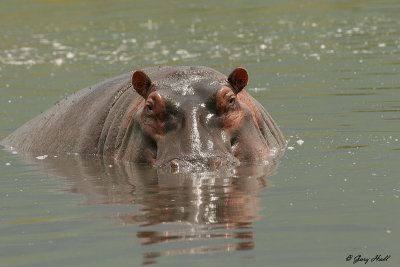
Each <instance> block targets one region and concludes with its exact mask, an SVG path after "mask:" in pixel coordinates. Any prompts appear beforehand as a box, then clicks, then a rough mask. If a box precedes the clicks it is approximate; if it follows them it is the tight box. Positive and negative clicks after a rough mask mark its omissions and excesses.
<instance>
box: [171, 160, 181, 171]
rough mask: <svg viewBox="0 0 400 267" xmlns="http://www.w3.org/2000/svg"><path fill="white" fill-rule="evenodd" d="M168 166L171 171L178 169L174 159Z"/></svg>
mask: <svg viewBox="0 0 400 267" xmlns="http://www.w3.org/2000/svg"><path fill="white" fill-rule="evenodd" d="M170 166H171V168H172V169H178V168H179V163H178V161H177V160H176V159H173V160H171V162H170Z"/></svg>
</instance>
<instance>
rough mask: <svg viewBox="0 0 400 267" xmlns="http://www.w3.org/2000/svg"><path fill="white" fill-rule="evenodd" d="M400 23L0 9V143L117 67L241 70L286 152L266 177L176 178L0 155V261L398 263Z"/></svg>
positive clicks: (319, 4) (319, 12)
mask: <svg viewBox="0 0 400 267" xmlns="http://www.w3.org/2000/svg"><path fill="white" fill-rule="evenodd" d="M399 13H400V4H399V3H398V1H394V0H385V1H362V2H360V1H317V0H314V1H313V0H310V1H252V2H251V4H249V3H245V2H241V1H233V2H232V1H229V2H228V1H219V2H218V3H215V2H214V1H201V2H198V3H189V2H187V1H173V2H168V3H167V1H141V2H140V3H135V2H133V1H95V2H92V1H86V2H85V1H56V2H54V1H47V0H41V1H34V2H33V1H8V0H3V1H1V3H0V25H1V26H2V27H0V36H1V41H0V88H1V98H0V119H1V122H0V137H4V136H6V135H7V134H9V133H10V132H11V131H12V130H13V129H16V128H17V127H18V126H20V125H21V124H22V123H23V122H25V121H27V120H29V119H31V118H32V117H34V116H35V115H36V114H39V113H40V112H41V111H43V110H45V109H46V108H48V107H50V106H51V105H52V104H54V103H55V102H56V101H58V100H59V99H61V98H63V97H65V96H66V95H69V94H71V93H73V92H75V91H77V90H79V89H81V88H83V87H85V86H88V85H91V84H93V83H96V82H99V81H102V80H105V79H106V78H110V77H113V76H116V75H119V74H122V73H125V72H128V71H130V70H134V69H140V68H144V67H149V66H154V65H205V66H209V67H212V68H215V69H217V70H220V71H221V72H224V73H226V74H229V73H230V71H231V70H232V69H233V68H234V67H236V66H242V67H245V68H247V69H248V71H249V73H250V83H249V86H248V88H247V90H248V91H249V92H250V93H251V94H252V95H253V96H255V97H256V98H257V99H258V101H260V102H261V103H262V104H263V105H264V106H265V107H266V108H267V110H268V111H269V112H270V113H271V115H272V116H273V117H274V119H275V120H276V122H277V123H278V124H279V125H280V127H281V130H282V131H283V133H284V134H285V136H286V137H287V139H288V141H289V144H288V146H289V149H288V150H287V151H286V153H285V155H284V156H283V157H282V158H281V160H280V162H279V163H277V164H271V165H270V168H269V169H265V168H261V167H259V168H250V169H249V168H245V167H243V168H239V169H237V170H236V171H232V172H223V171H221V172H219V173H197V174H192V175H188V174H186V175H184V174H182V175H177V176H171V175H167V174H163V173H158V172H157V171H155V170H152V169H149V168H144V167H141V168H138V167H134V166H130V165H118V164H111V165H112V166H111V167H110V166H109V165H110V164H109V163H102V162H100V161H99V160H98V159H97V160H96V159H87V158H83V159H82V158H80V157H79V156H77V155H71V156H69V157H66V158H62V157H61V158H54V157H53V156H52V155H49V157H47V158H46V159H43V160H40V159H36V156H41V155H31V156H27V155H19V154H11V153H9V152H7V151H4V150H1V151H0V168H1V178H0V214H1V216H0V236H1V239H0V265H4V266H27V265H29V266H32V265H34V266H55V265H57V266H60V265H61V266H63V265H82V266H87V265H102V266H109V265H122V266H126V265H130V266H131V265H134V266H138V265H141V264H152V263H158V264H160V265H163V266H177V265H179V266H187V265H191V266H225V265H231V266H243V265H247V266H265V265H268V266H347V265H353V259H354V258H353V259H352V260H351V261H349V262H346V257H348V256H349V255H353V257H355V256H357V255H359V254H361V255H362V257H364V258H365V257H367V258H373V257H374V256H375V255H377V254H380V255H382V257H385V256H386V255H391V258H389V259H388V261H387V262H385V263H376V262H375V264H382V265H385V266H399V264H400V258H399V252H400V245H399V242H398V240H399V238H400V234H399V232H400V227H399V219H400V215H399V214H400V212H399V201H400V200H399V196H400V182H399V173H400V167H399V164H398V161H399V151H400V127H399V120H400V94H399V89H400V85H399V72H400V19H399V16H398V14H399ZM299 140H303V142H304V143H302V142H298V141H299ZM299 143H302V144H301V145H300V144H299ZM369 263H371V262H369ZM358 264H363V263H361V262H359V263H358Z"/></svg>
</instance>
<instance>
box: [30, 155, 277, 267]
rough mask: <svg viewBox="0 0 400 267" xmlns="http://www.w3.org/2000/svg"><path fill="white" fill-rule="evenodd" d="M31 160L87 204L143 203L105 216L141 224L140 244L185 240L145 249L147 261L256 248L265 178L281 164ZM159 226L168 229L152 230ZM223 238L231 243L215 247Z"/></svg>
mask: <svg viewBox="0 0 400 267" xmlns="http://www.w3.org/2000/svg"><path fill="white" fill-rule="evenodd" d="M29 161H34V162H36V163H40V165H39V166H40V168H42V171H43V172H45V173H47V174H50V175H56V176H59V177H61V179H64V180H65V183H66V184H68V186H69V188H68V189H66V191H68V192H73V193H79V194H83V195H85V196H86V199H87V203H86V204H87V205H96V206H98V205H99V204H103V205H108V204H119V205H124V206H125V207H126V206H131V205H132V207H140V210H137V209H136V208H135V209H133V210H134V211H133V212H125V213H120V212H114V213H112V214H104V215H103V217H106V218H112V219H113V220H116V221H117V222H119V223H122V224H138V225H140V227H143V228H141V229H143V230H140V231H138V232H137V233H136V236H137V238H139V240H140V242H141V243H142V245H144V246H148V245H152V244H156V243H163V242H168V241H176V242H185V243H187V244H186V246H185V247H186V248H185V249H180V250H173V249H172V250H171V249H169V250H168V249H167V250H166V251H162V252H153V251H150V252H148V253H145V254H144V258H145V262H144V263H150V262H152V261H154V258H155V257H158V256H161V255H175V254H193V253H206V252H211V251H221V250H222V251H225V250H226V251H230V250H249V249H253V247H254V246H255V244H254V240H253V231H252V223H253V221H255V220H257V219H259V218H260V214H259V210H260V207H259V206H258V201H259V198H258V197H257V195H258V193H259V192H260V191H261V190H262V189H263V188H265V186H266V183H265V180H264V177H265V176H266V175H269V174H271V173H272V172H274V171H275V168H276V166H277V162H276V161H272V162H271V163H270V164H269V165H263V164H261V165H256V166H255V165H251V166H240V167H235V168H223V167H222V168H221V169H219V170H218V171H212V172H210V171H209V172H197V173H196V172H194V173H178V174H173V173H170V172H164V171H163V170H162V169H154V168H151V167H145V166H138V165H135V164H129V163H121V162H119V163H118V162H106V163H105V162H102V160H101V159H99V158H97V157H94V158H81V157H80V156H74V155H71V156H69V157H67V156H58V157H57V158H55V157H53V156H51V155H49V157H48V158H46V159H45V160H37V159H35V157H31V159H29ZM116 207H117V206H116ZM107 210H109V209H107ZM123 210H126V208H123ZM157 225H163V228H164V229H166V228H167V229H168V228H169V229H168V230H163V231H160V230H154V226H157ZM176 226H179V227H178V228H177V227H176ZM221 239H224V240H225V239H226V241H224V243H226V242H228V244H225V245H214V243H219V242H216V240H221ZM192 240H203V242H207V245H205V246H201V247H192V246H193V243H190V242H191V241H192ZM151 249H152V247H149V250H151Z"/></svg>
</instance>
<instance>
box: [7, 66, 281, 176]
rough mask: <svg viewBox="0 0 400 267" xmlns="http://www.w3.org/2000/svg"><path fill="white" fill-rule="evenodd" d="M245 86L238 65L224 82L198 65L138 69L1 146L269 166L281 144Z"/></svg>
mask: <svg viewBox="0 0 400 267" xmlns="http://www.w3.org/2000/svg"><path fill="white" fill-rule="evenodd" d="M247 83H248V72H247V71H246V69H244V68H239V67H238V68H236V69H234V70H233V71H232V73H231V74H230V75H229V76H228V77H227V76H225V75H223V74H222V73H220V72H218V71H216V70H214V69H211V68H208V67H203V66H177V67H171V66H161V67H150V68H144V69H141V70H136V71H133V72H130V73H127V74H124V75H121V76H118V77H114V78H111V79H108V80H106V81H104V82H101V83H98V84H96V85H94V86H90V87H87V88H85V89H83V90H80V91H78V92H76V93H74V94H73V95H71V96H69V97H67V98H66V99H64V100H62V101H60V102H59V103H57V104H55V105H54V106H53V107H51V108H50V109H48V110H47V111H45V112H43V113H41V114H40V115H39V116H37V117H35V118H33V119H32V120H30V121H28V122H27V123H25V124H24V125H22V126H21V127H20V128H18V129H17V130H15V131H14V132H13V133H11V134H10V135H9V136H7V137H6V138H4V139H3V140H2V141H1V144H2V145H3V146H5V147H6V148H8V149H14V150H17V151H21V152H22V151H28V152H37V153H47V154H48V153H53V154H64V153H79V154H91V155H98V156H101V157H103V158H112V159H115V160H119V161H126V162H132V163H138V164H148V165H153V166H155V167H168V168H171V169H175V170H176V169H179V168H183V167H189V168H192V167H194V168H198V167H207V168H215V167H216V168H218V167H220V166H222V165H238V164H240V163H241V162H260V161H262V162H264V161H268V160H269V158H270V157H271V155H272V154H274V152H276V151H283V149H284V148H285V146H286V141H285V138H284V137H283V135H282V133H281V131H280V129H279V128H278V126H277V125H276V123H275V122H274V120H273V119H272V118H271V116H270V115H269V114H268V112H267V111H266V110H265V109H264V107H263V106H262V105H261V104H260V103H259V102H257V101H256V100H255V99H254V98H253V97H251V96H250V95H249V94H248V93H247V92H246V91H245V90H243V89H244V87H245V86H246V85H247Z"/></svg>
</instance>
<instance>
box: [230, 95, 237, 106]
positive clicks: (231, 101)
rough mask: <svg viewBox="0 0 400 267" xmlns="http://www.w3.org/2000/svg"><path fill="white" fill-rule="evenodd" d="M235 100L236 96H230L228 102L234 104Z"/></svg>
mask: <svg viewBox="0 0 400 267" xmlns="http://www.w3.org/2000/svg"><path fill="white" fill-rule="evenodd" d="M235 102H236V98H234V97H231V98H230V99H229V104H231V105H233V104H235Z"/></svg>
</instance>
